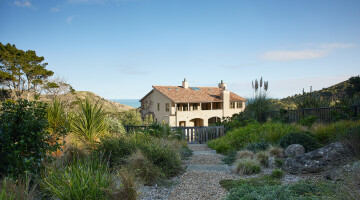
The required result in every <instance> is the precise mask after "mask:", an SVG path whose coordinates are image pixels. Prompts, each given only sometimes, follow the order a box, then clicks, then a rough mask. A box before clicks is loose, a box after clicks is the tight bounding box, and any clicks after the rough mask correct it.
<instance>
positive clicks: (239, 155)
mask: <svg viewBox="0 0 360 200" xmlns="http://www.w3.org/2000/svg"><path fill="white" fill-rule="evenodd" d="M253 157H254V153H253V152H252V151H248V150H242V151H239V152H237V154H236V159H242V158H253Z"/></svg>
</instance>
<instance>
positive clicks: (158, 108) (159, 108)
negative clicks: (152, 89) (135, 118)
mask: <svg viewBox="0 0 360 200" xmlns="http://www.w3.org/2000/svg"><path fill="white" fill-rule="evenodd" d="M158 111H160V103H158Z"/></svg>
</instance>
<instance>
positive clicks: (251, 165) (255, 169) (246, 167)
mask: <svg viewBox="0 0 360 200" xmlns="http://www.w3.org/2000/svg"><path fill="white" fill-rule="evenodd" d="M235 165H236V167H235V169H234V173H236V174H240V175H249V174H257V173H259V172H260V171H261V166H260V163H259V162H258V161H257V160H254V159H249V158H245V159H239V160H237V162H236V163H235Z"/></svg>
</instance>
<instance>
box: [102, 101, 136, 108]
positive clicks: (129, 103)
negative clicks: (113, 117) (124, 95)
mask: <svg viewBox="0 0 360 200" xmlns="http://www.w3.org/2000/svg"><path fill="white" fill-rule="evenodd" d="M109 100H110V101H114V102H118V103H121V104H125V105H127V106H131V107H133V108H139V107H140V106H141V103H140V102H139V99H109Z"/></svg>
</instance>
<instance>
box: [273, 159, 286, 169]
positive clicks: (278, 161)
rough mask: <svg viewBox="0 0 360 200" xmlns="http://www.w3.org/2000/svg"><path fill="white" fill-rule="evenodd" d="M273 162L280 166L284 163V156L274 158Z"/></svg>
mask: <svg viewBox="0 0 360 200" xmlns="http://www.w3.org/2000/svg"><path fill="white" fill-rule="evenodd" d="M275 164H276V166H277V167H282V165H283V164H284V158H275Z"/></svg>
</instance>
